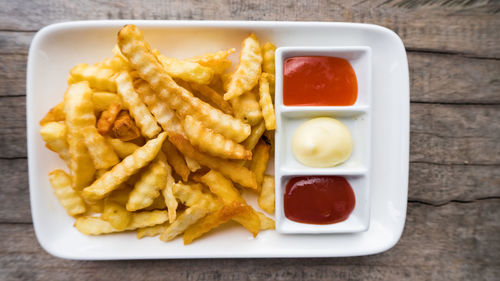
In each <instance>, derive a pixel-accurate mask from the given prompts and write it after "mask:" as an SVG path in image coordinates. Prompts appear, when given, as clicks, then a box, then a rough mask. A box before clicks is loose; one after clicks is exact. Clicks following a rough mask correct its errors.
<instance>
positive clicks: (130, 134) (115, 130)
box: [111, 111, 141, 141]
mask: <svg viewBox="0 0 500 281" xmlns="http://www.w3.org/2000/svg"><path fill="white" fill-rule="evenodd" d="M111 136H112V137H114V138H118V139H120V140H122V141H130V140H135V139H137V138H140V137H141V132H139V128H137V126H136V125H135V122H134V120H132V117H130V114H128V111H121V112H120V113H119V114H118V116H117V117H116V120H115V122H113V127H111Z"/></svg>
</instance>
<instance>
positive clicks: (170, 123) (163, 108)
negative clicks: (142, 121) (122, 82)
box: [134, 79, 184, 135]
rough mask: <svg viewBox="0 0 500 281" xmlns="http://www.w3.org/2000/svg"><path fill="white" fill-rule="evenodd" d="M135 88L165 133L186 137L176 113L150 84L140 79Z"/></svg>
mask: <svg viewBox="0 0 500 281" xmlns="http://www.w3.org/2000/svg"><path fill="white" fill-rule="evenodd" d="M134 88H135V90H136V91H137V93H138V94H139V96H140V97H141V99H142V101H143V102H144V103H145V104H146V105H147V107H148V109H149V110H150V111H151V113H152V114H153V116H154V117H155V118H156V121H157V122H158V124H160V126H161V127H162V128H163V130H165V132H167V133H169V134H181V135H184V131H183V129H182V125H181V123H180V121H179V118H177V116H176V115H175V112H174V111H173V110H172V109H171V108H170V107H168V104H167V102H165V101H164V100H163V99H161V98H160V97H159V96H158V95H157V94H156V93H155V92H154V91H153V89H151V87H150V86H149V84H148V82H146V81H144V80H142V79H138V80H137V81H136V82H134Z"/></svg>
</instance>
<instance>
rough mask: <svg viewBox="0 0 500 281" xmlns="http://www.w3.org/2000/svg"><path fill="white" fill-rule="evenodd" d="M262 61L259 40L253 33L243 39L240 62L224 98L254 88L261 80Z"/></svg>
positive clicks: (227, 98)
mask: <svg viewBox="0 0 500 281" xmlns="http://www.w3.org/2000/svg"><path fill="white" fill-rule="evenodd" d="M261 63H262V54H261V51H260V45H259V41H258V40H257V36H255V34H251V35H250V36H248V37H247V38H246V39H245V40H243V44H242V48H241V53H240V62H239V63H238V67H237V68H236V71H235V73H234V74H233V75H231V80H230V81H229V84H228V89H227V92H226V93H225V94H224V99H225V100H230V99H233V98H235V97H237V96H240V95H242V94H243V93H245V92H248V91H250V90H252V89H253V87H255V85H257V83H258V81H259V77H260V72H261V68H260V64H261Z"/></svg>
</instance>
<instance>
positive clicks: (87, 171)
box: [64, 81, 95, 190]
mask: <svg viewBox="0 0 500 281" xmlns="http://www.w3.org/2000/svg"><path fill="white" fill-rule="evenodd" d="M64 112H65V114H66V117H65V122H66V127H67V128H68V137H67V140H68V145H69V153H70V165H69V167H70V172H71V173H70V175H71V182H72V185H73V188H74V189H77V190H80V189H82V188H83V187H85V186H87V185H88V184H90V183H91V182H92V180H93V179H94V172H95V168H94V164H93V162H92V158H91V157H90V155H89V153H88V150H87V147H86V146H85V144H84V142H83V139H84V136H83V133H82V128H85V127H89V126H94V124H95V115H94V108H93V105H92V90H91V89H90V87H89V85H88V82H85V81H84V82H79V83H75V84H72V85H70V86H69V87H68V89H67V90H66V93H65V94H64Z"/></svg>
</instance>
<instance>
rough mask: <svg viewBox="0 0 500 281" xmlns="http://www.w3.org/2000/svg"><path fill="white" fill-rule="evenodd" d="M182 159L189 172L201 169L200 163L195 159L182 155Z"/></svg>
mask: <svg viewBox="0 0 500 281" xmlns="http://www.w3.org/2000/svg"><path fill="white" fill-rule="evenodd" d="M184 160H186V166H187V167H188V169H189V170H190V171H191V172H196V171H198V170H199V169H201V166H200V163H198V162H196V160H194V159H192V158H189V157H187V156H184Z"/></svg>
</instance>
